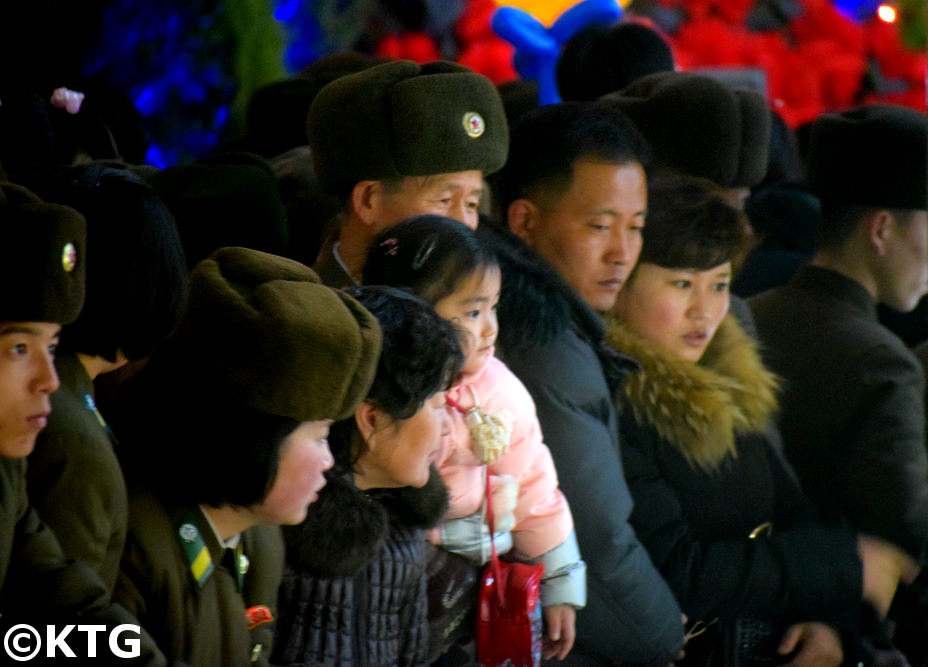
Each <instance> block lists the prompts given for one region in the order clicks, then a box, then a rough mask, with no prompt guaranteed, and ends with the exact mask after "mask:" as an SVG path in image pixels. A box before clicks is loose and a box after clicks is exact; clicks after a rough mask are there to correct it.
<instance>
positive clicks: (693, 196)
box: [638, 174, 751, 271]
mask: <svg viewBox="0 0 928 667" xmlns="http://www.w3.org/2000/svg"><path fill="white" fill-rule="evenodd" d="M750 229H751V228H750V225H749V223H748V220H747V217H746V216H745V215H744V213H742V212H741V211H739V210H738V209H736V208H734V207H733V206H731V205H730V204H728V203H727V202H725V200H724V199H722V196H721V189H720V188H719V187H718V186H716V185H715V184H714V183H712V182H711V181H707V180H705V179H701V178H696V177H692V176H683V175H678V174H672V175H671V174H662V175H661V176H658V177H656V178H654V180H652V181H651V183H650V184H649V187H648V217H647V221H646V223H645V226H644V230H643V243H642V248H641V255H639V257H638V262H639V263H642V262H648V263H650V264H657V265H658V266H662V267H664V268H667V269H694V270H697V271H706V270H708V269H711V268H714V267H716V266H719V265H720V264H724V263H725V262H732V264H734V265H737V264H738V263H739V262H740V261H741V259H742V258H743V257H744V254H745V253H746V251H747V250H748V244H749V243H750V240H751V231H750Z"/></svg>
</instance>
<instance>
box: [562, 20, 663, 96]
mask: <svg viewBox="0 0 928 667" xmlns="http://www.w3.org/2000/svg"><path fill="white" fill-rule="evenodd" d="M673 68H674V63H673V53H672V52H671V50H670V45H669V44H667V42H666V41H664V38H663V37H661V36H660V34H658V32H657V31H656V30H653V29H652V28H649V27H648V26H646V25H643V24H641V23H634V22H619V23H616V24H614V25H609V26H605V25H592V26H588V27H586V28H584V29H583V30H580V31H579V32H578V33H577V34H575V35H574V36H573V37H571V38H570V39H569V40H568V41H567V43H566V44H565V45H564V49H563V50H562V51H561V55H560V57H559V58H558V61H557V86H558V91H559V92H560V93H561V97H562V98H564V99H565V100H589V101H592V100H595V99H597V98H599V97H601V96H602V95H605V94H607V93H613V92H615V91H617V90H621V89H623V88H625V87H626V86H627V85H629V84H630V83H632V82H633V81H635V80H637V79H640V78H641V77H643V76H646V75H648V74H652V73H654V72H672V71H673Z"/></svg>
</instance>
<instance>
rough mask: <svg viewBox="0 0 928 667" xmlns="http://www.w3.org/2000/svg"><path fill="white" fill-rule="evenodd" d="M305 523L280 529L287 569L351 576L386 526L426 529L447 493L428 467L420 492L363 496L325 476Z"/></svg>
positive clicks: (444, 505) (344, 481)
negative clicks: (426, 477) (426, 476)
mask: <svg viewBox="0 0 928 667" xmlns="http://www.w3.org/2000/svg"><path fill="white" fill-rule="evenodd" d="M326 477H327V480H328V483H327V484H326V485H325V487H324V488H323V489H322V491H320V493H319V500H317V501H316V502H315V503H313V504H312V505H311V506H310V508H309V512H308V513H307V515H306V519H305V520H304V521H303V523H301V524H300V525H298V526H284V528H283V532H284V539H285V541H286V546H287V551H286V553H287V564H288V565H289V566H290V567H292V568H294V569H295V570H298V571H300V572H307V573H309V574H312V575H316V576H323V577H334V576H352V575H355V574H357V573H358V572H359V571H361V569H363V568H364V567H365V566H366V565H367V564H368V563H369V562H370V561H371V560H372V559H373V558H374V557H375V556H376V555H377V554H378V553H379V552H380V550H381V548H382V547H383V544H384V541H385V540H386V539H387V538H388V537H389V535H390V526H391V524H392V525H393V526H397V527H406V528H410V529H416V528H420V529H428V528H432V527H434V526H436V525H437V524H438V523H439V522H440V521H441V520H442V518H444V516H445V513H446V512H447V510H448V489H447V488H446V487H445V485H444V482H442V480H441V476H440V475H439V474H438V471H437V470H436V469H435V466H432V470H431V474H430V476H429V481H428V482H427V483H426V485H425V486H424V487H422V488H421V489H415V488H402V489H377V490H372V491H369V492H364V491H361V490H359V489H358V488H357V487H355V485H354V483H353V482H352V480H351V477H350V476H341V475H339V476H336V475H331V476H330V475H326Z"/></svg>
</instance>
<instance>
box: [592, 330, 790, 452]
mask: <svg viewBox="0 0 928 667" xmlns="http://www.w3.org/2000/svg"><path fill="white" fill-rule="evenodd" d="M607 340H608V342H609V344H610V345H612V346H613V347H614V348H615V349H617V350H620V351H621V352H623V353H625V354H627V355H629V356H630V357H632V358H633V359H635V360H636V361H637V362H638V363H639V364H640V366H641V367H640V369H639V370H637V371H633V372H631V373H629V374H628V376H627V377H626V379H625V383H624V384H623V386H622V389H621V391H622V393H623V395H624V398H625V402H626V403H627V404H628V405H629V406H631V408H632V411H633V413H634V415H635V418H636V419H637V420H638V421H639V422H646V423H648V424H650V425H651V426H652V427H653V428H654V429H655V430H656V431H657V433H658V435H659V436H660V437H661V438H663V439H664V440H666V441H667V442H669V443H670V444H671V445H673V446H674V447H676V448H677V449H678V450H679V451H680V452H681V453H682V454H683V455H684V456H685V457H686V458H687V459H689V460H690V462H691V463H695V464H696V465H698V466H700V467H702V468H705V469H709V470H711V469H715V468H716V467H717V466H718V465H719V463H721V461H722V460H723V459H724V458H725V456H726V455H728V454H729V453H730V454H732V455H737V451H736V445H735V438H736V436H738V435H744V434H748V433H756V432H758V431H761V430H763V429H764V428H765V427H766V426H767V425H768V423H769V421H770V419H771V417H772V415H773V413H774V412H775V411H776V409H777V398H776V391H777V388H778V386H779V382H778V379H777V378H776V376H774V375H773V374H772V373H771V372H770V371H768V370H767V369H766V368H764V366H763V364H762V363H761V361H760V356H759V354H758V352H757V344H756V343H755V341H754V340H753V339H751V338H750V337H749V336H748V335H747V334H746V333H744V331H743V330H742V329H741V327H740V326H739V325H738V323H737V321H736V320H735V318H734V317H733V316H732V315H730V314H729V315H727V316H726V317H725V319H723V320H722V323H721V325H719V328H718V330H717V331H716V333H715V336H714V337H713V339H712V341H711V342H710V343H709V347H708V348H706V352H705V354H704V355H703V358H702V359H701V360H700V361H699V363H698V364H694V363H692V362H689V361H686V360H683V359H675V358H671V357H670V356H669V355H667V354H666V353H665V352H664V351H663V350H662V349H661V348H660V346H658V345H657V344H656V343H653V342H651V341H648V340H645V339H643V338H641V337H640V336H638V335H636V334H634V333H633V332H631V331H630V330H629V329H627V328H626V327H625V326H623V325H622V324H620V323H618V322H611V323H610V325H609V333H608V336H607ZM620 407H621V406H620Z"/></svg>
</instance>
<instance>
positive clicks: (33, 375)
mask: <svg viewBox="0 0 928 667" xmlns="http://www.w3.org/2000/svg"><path fill="white" fill-rule="evenodd" d="M0 235H2V238H3V243H0V349H2V354H0V489H2V494H0V600H2V606H0V614H2V620H0V624H2V626H3V627H0V633H3V634H6V632H7V630H6V627H7V626H12V625H14V624H16V623H21V622H27V623H31V624H33V625H36V624H44V623H53V622H62V621H64V622H73V621H75V620H77V621H79V622H80V623H83V624H103V625H104V626H105V627H106V628H107V630H112V629H113V628H115V627H116V626H117V625H120V624H133V625H137V624H138V622H137V621H136V620H135V619H134V618H132V617H131V616H129V615H128V614H127V613H126V612H125V610H124V609H122V608H120V607H118V606H115V605H111V604H110V603H109V595H108V591H107V589H106V587H105V586H104V584H103V582H102V581H100V579H99V578H98V576H97V575H96V573H95V572H93V571H92V570H91V569H90V568H89V567H87V566H86V565H85V564H83V563H82V562H80V561H72V560H67V559H66V558H65V555H64V553H63V552H62V550H61V547H60V545H59V544H58V541H57V540H56V539H55V536H54V535H53V534H52V532H51V531H50V530H49V529H48V528H47V527H46V526H45V525H44V524H43V523H42V522H41V520H40V519H39V517H38V515H37V514H36V512H35V510H33V509H32V508H31V507H30V506H29V501H28V498H27V495H26V476H25V472H26V458H25V457H26V456H27V455H28V454H29V453H30V452H31V451H32V449H33V447H34V446H35V441H36V436H37V435H38V434H39V432H40V431H41V430H42V429H43V428H44V427H45V424H46V421H47V419H48V416H49V413H50V410H51V403H50V401H49V397H50V395H51V393H52V392H54V391H55V390H56V389H57V388H58V384H59V382H58V375H57V373H56V372H55V365H54V359H55V347H56V345H57V342H58V334H59V331H60V329H61V325H62V324H68V323H70V322H72V321H73V320H74V319H75V318H76V317H77V316H78V314H79V313H80V310H81V307H82V306H83V302H84V276H85V267H84V258H85V252H86V248H85V246H86V244H85V240H86V226H85V221H84V218H83V217H82V216H81V215H80V214H79V213H78V212H77V211H75V210H74V209H72V208H69V207H67V206H60V205H57V204H47V203H45V202H42V201H41V200H40V199H39V198H38V197H36V196H35V195H34V194H33V193H31V192H29V191H28V190H26V189H25V188H22V187H19V186H16V185H12V184H10V183H7V182H3V183H0ZM130 636H131V635H130ZM140 636H141V639H140V640H139V639H136V640H135V641H136V642H138V641H141V643H140V644H138V646H139V653H140V656H139V660H138V662H137V663H136V664H139V663H141V664H159V665H160V664H164V658H163V656H162V655H161V654H160V653H159V652H158V650H157V649H156V648H155V647H154V646H153V645H152V644H151V640H150V638H149V637H148V636H147V635H146V634H145V633H144V632H142V633H141V635H140ZM66 643H67V644H68V647H69V650H74V651H75V652H77V653H80V652H83V651H86V650H88V649H87V648H85V647H87V644H88V642H87V640H86V639H85V638H83V637H82V638H81V639H80V640H77V639H73V640H72V641H70V642H67V641H66ZM4 648H5V649H7V650H8V647H7V646H5V647H4ZM14 648H15V649H19V646H15V647H14ZM62 650H63V649H62ZM97 650H98V655H99V656H100V657H101V659H102V658H104V657H105V656H109V657H110V658H112V659H113V661H115V660H117V659H118V658H116V657H115V656H113V655H112V653H111V652H110V651H107V649H105V648H103V647H102V646H100V647H97Z"/></svg>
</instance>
